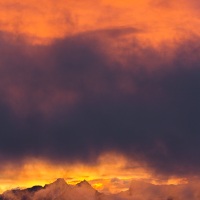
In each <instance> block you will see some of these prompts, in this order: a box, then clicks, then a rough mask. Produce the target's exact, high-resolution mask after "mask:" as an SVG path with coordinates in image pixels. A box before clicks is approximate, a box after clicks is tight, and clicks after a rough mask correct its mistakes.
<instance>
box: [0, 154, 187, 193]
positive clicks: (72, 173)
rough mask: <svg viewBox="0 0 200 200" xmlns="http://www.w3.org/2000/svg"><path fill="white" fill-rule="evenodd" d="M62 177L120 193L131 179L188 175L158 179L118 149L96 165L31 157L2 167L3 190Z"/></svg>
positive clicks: (175, 180) (171, 180)
mask: <svg viewBox="0 0 200 200" xmlns="http://www.w3.org/2000/svg"><path fill="white" fill-rule="evenodd" d="M58 177H62V178H65V180H66V182H67V183H69V184H76V183H79V182H80V181H82V180H87V181H89V182H90V184H91V185H92V186H93V187H94V188H95V189H97V190H99V191H103V192H111V193H116V192H120V191H123V190H127V189H128V188H129V186H130V183H131V180H134V179H135V180H138V179H142V180H145V181H147V182H151V183H153V184H182V183H187V180H186V179H185V178H178V177H171V178H168V179H163V180H162V181H161V179H160V180H159V179H156V177H155V175H153V173H152V172H151V170H149V169H147V168H146V167H145V164H141V163H138V162H133V161H130V160H127V159H126V158H125V157H124V156H122V155H120V154H116V153H113V152H112V153H107V154H104V155H102V156H100V157H99V158H98V160H97V163H95V164H94V165H89V164H88V165H86V164H82V163H79V162H77V163H71V164H70V163H65V164H56V163H54V164H52V163H50V162H47V161H44V160H41V159H27V160H26V161H24V162H23V163H22V164H21V165H20V166H18V167H16V166H14V165H13V163H12V164H7V165H5V166H4V167H3V168H2V169H1V177H0V193H1V192H3V191H5V190H7V189H11V188H16V187H21V188H27V187H32V186H33V185H43V186H44V185H45V184H48V183H51V182H53V181H55V180H56V179H57V178H58Z"/></svg>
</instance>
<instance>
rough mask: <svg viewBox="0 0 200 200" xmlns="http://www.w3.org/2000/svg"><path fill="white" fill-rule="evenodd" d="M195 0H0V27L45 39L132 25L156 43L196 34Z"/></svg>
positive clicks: (32, 39) (144, 36) (198, 15)
mask: <svg viewBox="0 0 200 200" xmlns="http://www.w3.org/2000/svg"><path fill="white" fill-rule="evenodd" d="M196 4H198V3H196V1H194V0H193V1H190V2H188V1H186V0H173V1H167V3H166V1H163V0H156V1H155V0H154V1H152V0H141V1H137V0H134V1H133V0H124V1H114V0H97V1H95V2H94V1H92V0H84V1H83V0H78V1H74V0H68V1H66V0H58V1H56V2H55V1H53V0H41V1H40V3H38V1H36V0H27V1H21V0H7V1H4V0H0V30H2V31H7V32H11V33H15V34H16V35H19V34H23V35H26V36H28V37H29V39H30V38H31V41H32V42H33V41H34V42H40V43H41V42H45V41H47V40H49V39H55V38H62V37H66V36H69V35H71V34H75V33H79V32H83V31H90V30H97V29H105V28H112V27H121V26H122V27H134V28H136V29H138V30H140V31H141V32H140V34H138V35H137V36H138V37H139V38H140V39H141V38H142V39H145V40H146V39H148V40H150V41H151V42H154V43H157V42H161V41H164V40H169V39H170V40H171V39H177V38H179V37H180V36H181V37H187V35H188V34H189V35H190V34H199V32H200V31H199V29H200V28H199V27H200V26H199V25H200V20H199V19H200V18H199V17H200V14H199V13H198V10H197V9H196V8H197V6H198V5H196Z"/></svg>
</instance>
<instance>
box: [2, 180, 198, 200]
mask: <svg viewBox="0 0 200 200" xmlns="http://www.w3.org/2000/svg"><path fill="white" fill-rule="evenodd" d="M152 199H159V200H199V199H200V187H198V186H196V185H193V186H191V185H188V184H182V185H177V186H176V185H154V184H151V183H146V182H144V181H132V182H131V184H130V188H129V189H128V190H127V191H124V192H119V193H117V194H104V193H101V192H99V191H97V190H96V189H94V188H93V187H92V186H91V185H90V183H89V182H87V181H86V180H83V181H81V182H80V183H77V184H76V185H70V184H67V183H66V181H65V180H64V179H63V178H59V179H57V180H56V181H54V182H53V183H50V184H46V185H45V186H44V187H42V186H39V185H36V186H33V187H31V188H26V189H14V190H8V191H5V192H4V193H3V194H1V195H0V200H152Z"/></svg>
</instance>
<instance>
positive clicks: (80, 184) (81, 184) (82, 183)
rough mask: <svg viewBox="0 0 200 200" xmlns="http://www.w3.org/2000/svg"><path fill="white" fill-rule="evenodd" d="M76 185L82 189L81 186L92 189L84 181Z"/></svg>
mask: <svg viewBox="0 0 200 200" xmlns="http://www.w3.org/2000/svg"><path fill="white" fill-rule="evenodd" d="M76 185H77V186H79V187H82V186H84V187H92V186H91V185H90V184H89V183H88V182H87V181H86V180H83V181H81V182H80V183H77V184H76Z"/></svg>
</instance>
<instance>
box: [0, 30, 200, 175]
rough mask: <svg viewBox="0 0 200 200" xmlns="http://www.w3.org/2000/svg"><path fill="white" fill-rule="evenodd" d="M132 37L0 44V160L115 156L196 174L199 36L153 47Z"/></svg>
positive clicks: (103, 34)
mask: <svg viewBox="0 0 200 200" xmlns="http://www.w3.org/2000/svg"><path fill="white" fill-rule="evenodd" d="M137 31H138V30H135V29H127V28H126V29H122V30H119V29H113V30H105V31H102V30H101V31H100V32H98V31H95V32H94V31H93V32H86V33H84V34H77V35H75V36H72V37H68V38H65V39H62V40H56V41H55V42H54V43H52V44H51V45H48V46H42V45H41V46H31V45H28V44H26V43H25V42H23V41H21V40H19V41H16V40H15V41H11V42H10V41H9V40H8V39H6V38H8V37H5V35H4V34H3V33H2V34H1V39H0V44H1V49H0V55H1V56H0V94H1V97H0V119H1V126H0V134H1V140H0V158H1V163H3V162H4V161H12V160H18V159H21V160H23V159H24V158H27V157H42V158H46V159H50V160H52V161H59V162H66V161H76V160H80V161H82V162H91V163H94V162H95V160H96V158H97V157H98V156H99V155H101V154H102V153H104V152H107V151H116V152H120V153H122V154H124V155H125V156H127V157H128V158H129V159H132V158H134V159H137V160H139V161H141V162H146V163H147V165H148V166H149V167H150V168H152V169H154V170H155V171H156V172H159V173H162V174H169V175H183V174H184V175H185V174H198V173H199V166H200V161H199V153H200V147H199V142H198V141H199V139H200V136H199V131H200V126H199V114H200V103H199V102H200V95H199V89H200V78H199V76H200V68H199V64H200V57H199V55H198V52H199V49H200V40H199V38H198V37H197V38H192V39H190V40H189V39H188V40H185V41H179V42H178V43H174V45H173V47H168V46H167V45H166V46H163V47H159V48H153V47H152V46H150V45H146V46H145V45H143V44H142V43H140V41H139V40H137V39H136V37H134V34H136V32H137Z"/></svg>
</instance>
